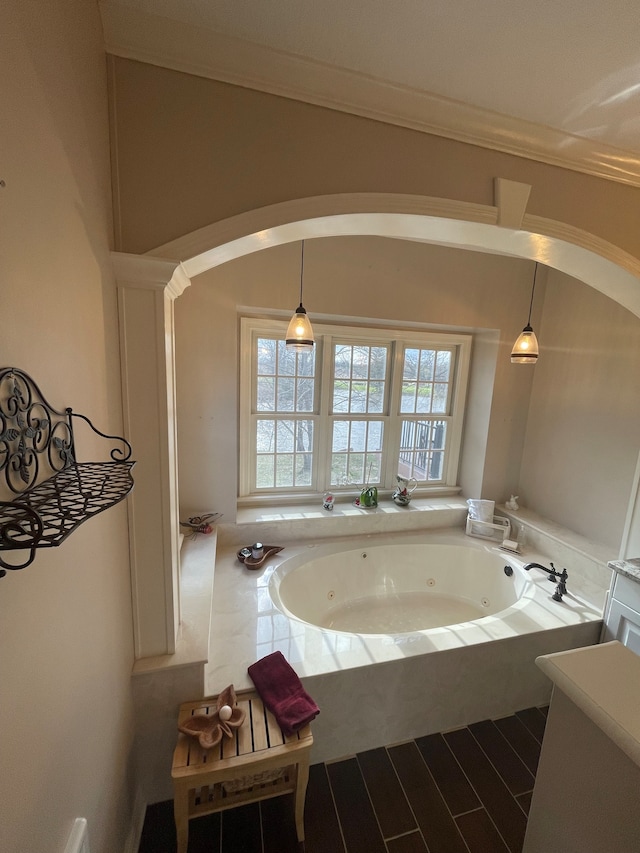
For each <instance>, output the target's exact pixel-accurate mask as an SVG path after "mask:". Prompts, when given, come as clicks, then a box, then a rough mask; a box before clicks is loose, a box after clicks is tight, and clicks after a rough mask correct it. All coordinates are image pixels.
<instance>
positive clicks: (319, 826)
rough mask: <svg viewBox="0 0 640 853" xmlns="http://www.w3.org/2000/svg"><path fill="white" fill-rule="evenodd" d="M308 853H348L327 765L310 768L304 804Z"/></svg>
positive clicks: (305, 837) (305, 839)
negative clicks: (343, 839)
mask: <svg viewBox="0 0 640 853" xmlns="http://www.w3.org/2000/svg"><path fill="white" fill-rule="evenodd" d="M304 849H305V853H345V851H344V843H343V841H342V833H341V832H340V824H339V823H338V815H337V814H336V810H335V807H334V805H333V796H332V794H331V787H330V785H329V777H328V776H327V768H326V767H325V765H324V764H312V765H311V767H310V768H309V784H308V785H307V796H306V799H305V807H304Z"/></svg>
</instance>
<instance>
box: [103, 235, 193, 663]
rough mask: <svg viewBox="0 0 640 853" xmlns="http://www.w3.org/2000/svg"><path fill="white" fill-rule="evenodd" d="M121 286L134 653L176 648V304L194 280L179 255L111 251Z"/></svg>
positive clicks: (169, 651)
mask: <svg viewBox="0 0 640 853" xmlns="http://www.w3.org/2000/svg"><path fill="white" fill-rule="evenodd" d="M112 260H113V265H114V270H115V274H116V280H117V285H118V311H119V321H120V354H121V355H120V357H121V370H122V389H123V411H124V431H125V437H126V438H127V440H128V441H129V442H130V443H131V446H132V448H133V458H134V459H135V460H136V466H135V467H134V469H133V479H134V483H135V485H134V488H133V491H132V492H131V494H130V496H129V498H128V507H129V538H130V556H131V588H132V601H133V623H134V642H135V655H136V658H143V657H150V656H152V655H165V654H173V653H174V652H175V646H176V636H177V631H178V625H179V622H180V587H179V573H180V569H179V567H180V551H179V539H178V534H179V519H178V471H177V441H176V407H175V354H174V314H173V303H174V300H175V298H176V297H177V296H180V294H181V293H182V292H183V291H184V289H185V288H186V287H188V286H189V285H190V284H191V281H190V279H189V278H188V276H187V275H186V273H185V272H184V270H183V268H182V265H181V264H180V262H179V261H167V260H162V259H159V258H153V257H147V256H143V255H127V254H122V253H118V252H113V253H112Z"/></svg>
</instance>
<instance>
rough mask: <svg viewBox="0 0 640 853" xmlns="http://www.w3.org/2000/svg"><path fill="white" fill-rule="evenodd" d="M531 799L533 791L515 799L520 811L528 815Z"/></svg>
mask: <svg viewBox="0 0 640 853" xmlns="http://www.w3.org/2000/svg"><path fill="white" fill-rule="evenodd" d="M532 797H533V791H528V792H527V793H526V794H520V796H519V797H516V800H517V801H518V802H519V803H520V808H521V809H522V811H523V812H524V813H525V814H526V815H528V814H529V809H530V808H531V798H532Z"/></svg>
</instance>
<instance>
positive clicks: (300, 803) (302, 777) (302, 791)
mask: <svg viewBox="0 0 640 853" xmlns="http://www.w3.org/2000/svg"><path fill="white" fill-rule="evenodd" d="M308 781H309V756H308V755H306V756H305V757H304V758H301V759H300V761H299V762H298V768H297V778H296V833H297V835H298V841H304V800H305V796H306V793H307V782H308Z"/></svg>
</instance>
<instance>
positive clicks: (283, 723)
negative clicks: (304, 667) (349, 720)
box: [247, 652, 320, 735]
mask: <svg viewBox="0 0 640 853" xmlns="http://www.w3.org/2000/svg"><path fill="white" fill-rule="evenodd" d="M247 671H248V673H249V675H250V676H251V679H252V681H253V683H254V684H255V686H256V690H257V691H258V693H259V694H260V698H261V699H262V701H263V702H264V704H265V705H266V706H267V708H268V709H269V710H270V711H271V713H272V714H273V716H274V717H275V718H276V720H277V721H278V725H279V726H280V728H281V729H282V731H283V733H284V734H285V735H291V734H293V733H294V732H297V731H298V730H299V729H301V728H302V727H303V726H306V725H307V723H310V722H311V721H312V720H313V719H315V718H316V717H317V716H318V714H319V713H320V709H319V708H318V706H317V705H316V703H315V702H314V701H313V699H312V698H311V696H309V694H308V693H307V692H306V690H305V689H304V687H303V686H302V682H301V681H300V679H299V678H298V676H297V675H296V673H295V671H294V670H293V669H292V668H291V666H290V664H289V663H288V661H287V660H286V658H285V657H284V655H283V654H282V652H273V654H270V655H267V656H266V657H264V658H261V659H260V660H259V661H256V663H252V664H251V666H250V667H249V668H248V670H247Z"/></svg>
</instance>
